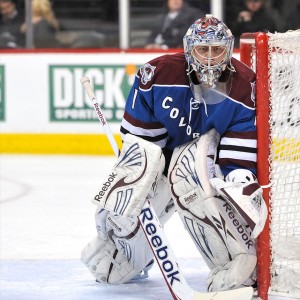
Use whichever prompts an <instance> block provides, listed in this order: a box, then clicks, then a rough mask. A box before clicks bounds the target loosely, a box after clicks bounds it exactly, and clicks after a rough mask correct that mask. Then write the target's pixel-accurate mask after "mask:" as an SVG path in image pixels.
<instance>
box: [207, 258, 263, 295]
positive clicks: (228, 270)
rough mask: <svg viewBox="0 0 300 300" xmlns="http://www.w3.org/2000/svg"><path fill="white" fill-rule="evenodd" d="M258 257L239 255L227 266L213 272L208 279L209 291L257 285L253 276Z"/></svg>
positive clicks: (216, 268) (219, 267) (217, 268)
mask: <svg viewBox="0 0 300 300" xmlns="http://www.w3.org/2000/svg"><path fill="white" fill-rule="evenodd" d="M256 261H257V259H256V256H254V255H247V254H244V253H242V254H239V255H237V256H236V257H235V258H234V259H233V260H232V261H229V262H227V263H226V264H225V265H222V266H218V267H215V268H214V269H212V270H211V272H210V273H209V275H208V279H207V291H208V292H216V291H226V290H231V289H236V288H241V287H242V286H245V285H247V286H251V285H253V284H254V283H255V280H254V279H253V278H252V276H251V274H252V273H253V269H254V268H255V266H256Z"/></svg>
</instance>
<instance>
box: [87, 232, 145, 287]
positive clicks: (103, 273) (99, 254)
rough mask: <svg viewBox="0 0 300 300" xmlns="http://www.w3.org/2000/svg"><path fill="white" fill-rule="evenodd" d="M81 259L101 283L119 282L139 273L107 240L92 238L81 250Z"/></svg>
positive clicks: (123, 281)
mask: <svg viewBox="0 0 300 300" xmlns="http://www.w3.org/2000/svg"><path fill="white" fill-rule="evenodd" d="M81 260H82V261H83V263H84V264H85V265H86V266H87V267H88V269H89V270H90V272H91V273H92V275H93V276H94V277H95V278H96V280H97V281H99V282H101V283H110V284H121V283H125V282H127V281H129V280H131V279H132V278H133V277H135V276H136V275H138V274H139V273H140V270H135V269H134V267H133V266H132V265H131V264H130V263H128V261H127V259H126V257H124V256H123V255H122V254H121V253H120V252H119V251H118V250H117V249H116V247H115V245H114V244H113V243H111V242H109V241H105V240H102V239H101V238H100V237H96V238H94V239H93V240H92V241H91V242H90V243H88V244H87V245H86V247H85V248H84V249H83V250H82V252H81Z"/></svg>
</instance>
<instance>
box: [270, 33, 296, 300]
mask: <svg viewBox="0 0 300 300" xmlns="http://www.w3.org/2000/svg"><path fill="white" fill-rule="evenodd" d="M268 43H269V55H270V56H269V57H270V65H269V80H270V94H271V99H270V109H271V113H270V117H269V124H270V129H271V137H270V138H271V141H270V142H271V145H272V147H271V154H270V177H271V178H270V182H271V184H272V186H271V197H270V205H271V223H270V239H271V270H270V271H271V285H270V289H269V293H271V294H274V293H276V294H283V295H287V296H289V297H295V298H300V30H298V31H288V32H286V33H275V34H269V42H268Z"/></svg>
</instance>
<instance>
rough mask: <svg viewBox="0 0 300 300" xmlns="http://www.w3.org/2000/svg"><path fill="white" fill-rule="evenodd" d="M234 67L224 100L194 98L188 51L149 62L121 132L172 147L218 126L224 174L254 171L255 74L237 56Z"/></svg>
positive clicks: (131, 96)
mask: <svg viewBox="0 0 300 300" xmlns="http://www.w3.org/2000/svg"><path fill="white" fill-rule="evenodd" d="M232 66H233V67H234V68H235V72H233V74H232V78H231V89H230V92H229V94H228V95H225V94H220V95H221V96H222V99H221V100H220V99H217V98H220V95H219V94H218V93H215V94H214V93H207V94H205V93H202V94H201V96H200V97H198V99H196V98H195V96H194V94H195V93H193V92H192V90H191V87H190V83H189V77H188V75H187V72H186V68H187V65H186V60H185V57H184V53H177V54H173V55H163V56H160V57H158V58H156V59H153V60H152V61H150V62H148V63H146V64H145V65H144V66H142V67H141V68H140V70H139V72H138V73H137V75H136V78H135V82H134V84H133V86H132V89H131V91H130V94H129V96H128V99H127V102H126V107H125V113H124V118H123V120H122V124H121V133H122V135H124V134H126V133H131V134H134V135H137V136H139V137H141V138H143V139H146V140H148V141H151V142H153V143H155V144H157V145H159V146H160V147H161V148H167V149H169V150H171V151H172V150H173V149H174V148H175V147H177V146H180V145H182V144H185V143H187V142H189V141H191V140H192V139H194V138H196V137H199V136H200V135H202V134H204V133H205V132H207V131H209V130H210V129H212V128H215V129H216V130H217V131H218V132H219V133H220V135H221V140H220V145H219V157H218V163H219V165H220V167H221V170H222V172H223V174H224V175H227V174H228V173H229V172H230V171H232V170H234V169H237V168H246V169H249V170H251V171H252V172H253V173H256V146H257V142H256V127H255V102H254V82H255V74H254V72H253V71H252V70H251V69H249V68H248V67H247V66H246V65H244V64H243V63H241V62H239V61H238V60H236V59H234V58H232ZM226 72H228V70H227V71H225V72H224V73H226ZM222 76H223V75H222ZM212 98H215V99H212Z"/></svg>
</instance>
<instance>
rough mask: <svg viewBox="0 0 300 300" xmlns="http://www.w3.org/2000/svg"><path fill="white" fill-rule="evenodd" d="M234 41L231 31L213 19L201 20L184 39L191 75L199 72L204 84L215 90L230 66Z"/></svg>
mask: <svg viewBox="0 0 300 300" xmlns="http://www.w3.org/2000/svg"><path fill="white" fill-rule="evenodd" d="M233 43H234V37H233V35H232V33H231V31H230V30H229V29H228V27H227V26H226V25H225V24H224V23H223V22H222V21H220V20H219V19H217V18H214V17H213V16H212V15H206V16H205V17H203V18H201V19H199V20H197V21H196V22H195V23H193V24H192V26H191V27H190V28H189V29H188V31H187V33H186V35H185V36H184V38H183V46H184V53H185V58H186V61H187V63H188V74H189V73H190V72H192V71H193V70H194V71H195V73H196V75H197V77H198V80H199V82H200V83H202V84H205V85H208V86H209V87H213V86H214V85H215V83H216V82H217V81H218V79H219V77H220V76H221V74H222V72H223V71H224V70H225V69H226V67H227V66H228V65H229V69H230V70H232V67H231V66H230V59H231V57H232V52H233Z"/></svg>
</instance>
